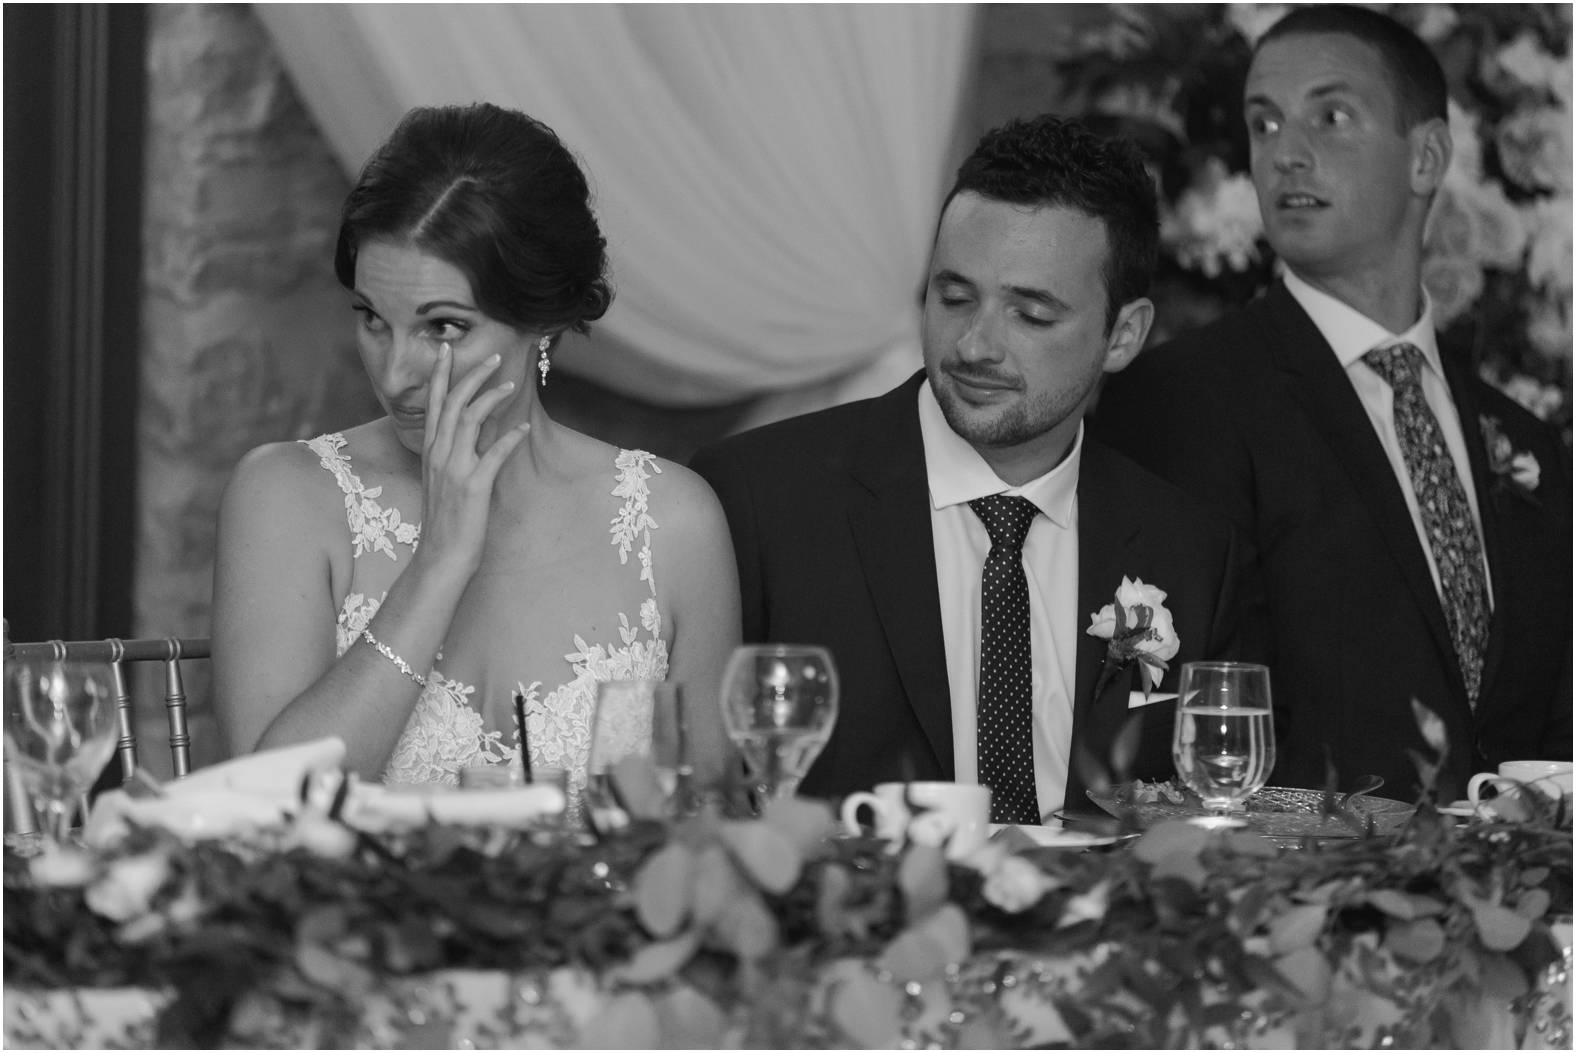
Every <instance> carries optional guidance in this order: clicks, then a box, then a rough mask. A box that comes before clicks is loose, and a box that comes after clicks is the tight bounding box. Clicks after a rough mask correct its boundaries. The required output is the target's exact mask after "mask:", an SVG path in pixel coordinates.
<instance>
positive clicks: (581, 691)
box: [516, 450, 668, 797]
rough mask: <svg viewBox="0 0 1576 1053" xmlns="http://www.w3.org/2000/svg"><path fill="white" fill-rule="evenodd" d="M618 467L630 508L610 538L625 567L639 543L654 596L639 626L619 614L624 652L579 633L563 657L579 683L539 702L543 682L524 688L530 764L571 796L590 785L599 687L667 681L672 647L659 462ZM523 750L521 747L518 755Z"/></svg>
mask: <svg viewBox="0 0 1576 1053" xmlns="http://www.w3.org/2000/svg"><path fill="white" fill-rule="evenodd" d="M613 466H614V468H616V469H617V471H618V480H617V485H615V486H614V487H613V496H614V497H622V498H623V499H624V503H623V505H622V506H620V508H619V510H618V514H617V515H615V516H614V517H613V520H612V527H611V530H610V531H609V533H611V534H612V538H613V544H614V545H615V546H617V548H618V558H619V562H620V563H628V562H629V553H630V550H631V548H633V547H634V544H635V542H636V540H637V539H638V540H639V542H640V551H639V557H640V580H641V581H644V582H645V583H646V584H647V586H648V587H649V589H650V590H651V595H650V596H649V597H648V598H647V599H645V600H644V601H642V602H641V604H640V611H639V622H640V624H639V627H638V628H637V627H636V626H633V625H631V624H630V621H629V616H628V615H627V614H620V615H619V616H618V623H619V630H618V635H619V640H620V641H621V646H608V645H605V644H590V643H587V642H586V640H585V638H584V637H583V636H580V635H579V634H578V633H577V634H576V635H575V637H574V641H575V649H574V650H573V651H571V652H569V653H568V654H566V655H564V661H566V662H568V663H569V665H570V668H572V669H573V670H574V671H575V678H574V679H573V680H571V681H570V682H569V683H567V684H564V685H563V686H561V687H559V688H558V689H556V690H554V691H552V692H550V693H549V694H548V695H547V696H546V697H545V698H539V697H538V692H539V690H540V689H541V686H542V685H541V683H540V682H535V683H532V684H531V685H530V686H529V687H526V688H523V694H524V695H525V728H526V734H527V736H528V737H529V739H530V744H531V765H532V767H533V768H540V767H551V768H564V769H565V770H567V771H568V772H569V785H570V790H571V797H573V796H574V793H573V791H574V790H577V789H579V788H580V787H582V786H584V785H585V777H586V762H587V760H588V758H589V756H590V751H591V736H592V733H593V731H594V729H593V728H592V726H591V721H592V717H593V715H594V714H595V712H596V689H597V685H598V684H603V683H607V682H608V681H610V680H663V679H666V678H667V675H668V644H667V641H666V640H664V639H663V638H662V615H661V613H660V612H659V611H658V608H657V598H656V597H657V583H656V577H655V575H654V574H653V573H652V569H651V532H652V531H653V530H655V529H656V528H657V521H656V520H655V519H654V518H652V516H651V513H650V511H649V510H648V506H647V502H648V500H649V498H650V495H651V491H650V488H649V487H648V486H647V485H646V480H647V479H649V478H650V477H651V476H650V473H651V472H652V471H657V472H660V471H661V470H662V469H661V467H660V466H658V465H657V463H656V458H655V457H653V456H652V455H651V454H649V453H646V452H645V451H643V450H620V451H619V454H618V457H617V459H615V460H614V462H613ZM642 630H643V631H644V632H645V633H646V635H647V638H646V639H644V640H642V639H641V638H640V637H641V632H642ZM518 750H519V747H518V744H517V745H516V753H517V754H518Z"/></svg>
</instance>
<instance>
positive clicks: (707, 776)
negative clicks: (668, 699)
mask: <svg viewBox="0 0 1576 1053" xmlns="http://www.w3.org/2000/svg"><path fill="white" fill-rule="evenodd" d="M660 478H661V480H662V485H663V486H664V488H665V489H666V490H667V492H666V493H664V494H662V495H660V497H658V498H656V499H654V500H653V502H652V506H653V508H656V509H660V511H659V512H658V513H657V515H658V517H659V519H660V520H661V523H662V526H661V527H660V528H659V529H658V530H657V531H656V532H655V533H653V535H652V545H653V549H654V552H653V563H654V564H655V566H656V573H657V590H658V592H659V593H662V594H665V595H666V597H667V600H668V607H669V611H670V612H671V620H672V625H673V646H672V650H671V653H670V654H669V656H668V659H669V660H668V679H669V680H672V681H675V682H677V683H680V684H682V685H684V700H685V706H686V709H687V710H688V716H689V731H690V742H691V747H692V749H693V752H694V763H695V774H696V776H697V778H699V779H700V780H701V782H702V783H703V784H704V783H708V782H712V781H715V780H716V779H717V778H719V777H720V776H721V775H722V771H723V765H724V764H725V763H726V760H727V757H728V756H729V754H730V752H731V749H732V747H731V746H730V744H729V743H728V738H727V732H726V731H725V730H724V729H723V724H722V711H721V709H720V708H719V702H718V694H719V690H720V688H721V684H722V672H723V668H724V667H725V666H726V665H727V663H728V656H729V655H730V654H732V653H733V649H734V648H735V647H737V646H738V645H739V639H740V637H739V632H740V616H739V573H738V568H737V566H736V564H735V563H734V555H733V543H732V542H731V541H730V540H729V535H728V522H727V520H726V518H724V516H723V511H722V505H721V504H719V503H718V501H717V497H716V495H715V494H713V493H712V492H711V487H709V486H707V485H706V482H705V481H704V480H703V479H701V477H700V476H698V475H696V474H695V473H694V472H691V471H690V470H688V469H687V468H682V467H679V466H678V465H671V464H668V463H666V462H664V464H663V466H662V475H661V476H660Z"/></svg>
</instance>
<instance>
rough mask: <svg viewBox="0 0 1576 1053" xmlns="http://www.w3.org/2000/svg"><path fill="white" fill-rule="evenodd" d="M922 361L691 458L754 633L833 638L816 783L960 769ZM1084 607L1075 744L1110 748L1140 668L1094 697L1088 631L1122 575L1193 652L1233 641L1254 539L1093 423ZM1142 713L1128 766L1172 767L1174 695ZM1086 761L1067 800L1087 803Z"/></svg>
mask: <svg viewBox="0 0 1576 1053" xmlns="http://www.w3.org/2000/svg"><path fill="white" fill-rule="evenodd" d="M923 379H924V374H923V373H920V374H917V375H916V376H914V377H913V378H911V379H910V380H909V381H907V382H906V383H904V384H903V385H901V386H900V387H898V388H896V389H895V390H893V391H890V392H888V393H887V394H885V395H882V396H880V397H878V398H874V399H868V400H865V401H862V402H855V403H850V404H847V405H843V406H837V407H833V408H832V409H828V410H822V411H820V412H818V413H811V414H808V415H805V416H802V417H797V418H794V419H792V420H787V421H782V422H779V423H777V424H772V425H768V426H766V427H764V428H758V429H756V430H754V431H751V432H746V433H744V434H742V435H738V436H735V437H733V438H731V439H728V440H725V441H723V442H721V443H719V444H717V445H716V446H713V447H710V448H709V449H706V450H703V451H701V453H700V454H699V455H697V456H696V458H695V459H694V461H693V462H692V465H691V466H692V467H693V468H694V469H695V470H696V471H698V472H699V473H700V474H701V475H702V476H703V477H705V479H706V480H707V481H708V482H709V483H710V484H711V485H712V487H713V489H715V490H716V492H717V496H718V497H719V498H720V499H721V500H722V505H723V508H724V509H725V510H726V512H727V516H728V522H729V525H730V527H731V528H732V532H733V543H734V549H735V553H736V555H737V556H738V562H739V581H740V588H741V591H742V593H743V611H744V639H745V640H746V641H770V642H781V643H813V644H822V645H824V646H826V647H828V648H830V650H831V652H832V655H833V660H834V661H835V662H836V665H837V672H838V678H839V681H840V688H841V691H840V694H841V706H840V714H839V716H838V720H837V727H836V729H835V731H834V732H833V734H832V738H831V741H830V742H829V743H828V744H827V746H826V749H825V750H823V751H822V753H821V755H820V758H819V759H818V760H817V761H816V763H815V765H814V766H813V767H812V768H811V770H810V774H809V776H808V778H806V780H805V782H804V785H803V787H802V789H803V792H805V793H807V794H810V795H812V796H823V797H830V796H836V795H841V794H845V793H848V792H851V791H853V790H859V789H868V788H869V787H871V786H872V785H874V784H876V783H878V782H884V781H894V780H908V779H948V780H950V779H952V778H953V777H954V770H953V760H952V712H951V700H950V694H949V692H948V687H947V664H946V656H945V653H944V648H943V643H942V629H941V625H942V621H941V620H942V616H943V612H942V611H941V609H940V600H939V598H938V593H937V586H936V559H935V549H934V547H933V543H932V540H931V529H930V497H929V486H928V483H927V481H926V476H925V454H924V448H923V444H922V441H921V438H920V429H919V412H918V404H917V398H918V392H919V385H920V382H921V381H922V380H923ZM1078 545H1079V554H1078V581H1077V582H1076V583H1074V582H1068V583H1067V587H1068V588H1074V587H1076V588H1077V590H1078V611H1079V612H1080V615H1079V618H1080V624H1079V625H1078V626H1077V629H1078V631H1079V637H1078V644H1077V669H1076V674H1075V691H1074V716H1073V740H1074V750H1075V751H1077V750H1079V749H1080V748H1084V749H1087V750H1088V751H1089V753H1090V754H1091V755H1092V756H1093V758H1094V759H1095V760H1096V761H1097V762H1099V763H1104V764H1107V765H1108V764H1109V758H1110V751H1111V744H1112V741H1113V739H1114V738H1115V736H1116V734H1117V732H1118V731H1119V730H1120V729H1121V728H1122V726H1123V724H1124V723H1125V721H1126V720H1127V718H1128V716H1129V709H1128V693H1129V691H1130V689H1132V688H1133V687H1136V686H1137V681H1136V680H1135V679H1132V678H1130V676H1128V675H1123V676H1120V677H1117V678H1116V679H1115V680H1114V681H1113V682H1112V683H1110V684H1109V685H1108V687H1107V689H1106V690H1105V691H1104V692H1102V694H1101V697H1100V698H1099V699H1098V700H1097V699H1095V697H1094V689H1095V683H1096V678H1097V676H1098V673H1099V671H1100V666H1101V663H1102V661H1103V658H1104V655H1105V648H1106V643H1105V641H1104V640H1100V639H1098V638H1096V637H1092V636H1088V635H1086V634H1084V633H1083V629H1084V628H1086V627H1087V625H1088V622H1089V615H1091V614H1093V613H1095V612H1096V611H1098V610H1099V609H1100V608H1101V607H1103V606H1105V605H1106V604H1108V603H1111V602H1113V599H1114V597H1115V593H1116V588H1117V586H1118V585H1119V584H1120V583H1121V580H1122V578H1123V576H1124V575H1125V576H1127V577H1129V578H1141V579H1143V581H1144V582H1145V583H1147V584H1152V585H1155V586H1157V587H1159V588H1161V589H1164V590H1166V592H1167V598H1166V601H1165V602H1166V606H1167V608H1168V609H1170V611H1171V612H1172V614H1173V616H1174V618H1175V624H1176V628H1177V634H1178V636H1179V638H1180V639H1181V644H1182V649H1181V652H1180V653H1179V654H1178V655H1177V657H1176V658H1175V659H1173V660H1172V662H1171V663H1170V669H1169V670H1168V672H1167V673H1166V677H1165V679H1164V680H1163V681H1162V683H1161V685H1160V688H1159V690H1161V691H1175V690H1176V687H1175V685H1176V680H1177V675H1178V673H1179V671H1180V669H1181V663H1183V662H1185V661H1189V660H1191V659H1196V658H1203V657H1225V656H1230V655H1231V654H1232V653H1233V652H1234V650H1235V647H1236V631H1237V570H1238V567H1239V565H1240V563H1239V559H1240V552H1239V550H1238V548H1237V546H1235V544H1234V542H1233V537H1232V531H1231V528H1230V527H1229V526H1228V525H1227V524H1226V523H1225V521H1224V520H1221V519H1218V518H1215V517H1213V516H1212V515H1211V514H1210V513H1208V512H1206V511H1204V510H1202V509H1201V507H1200V506H1199V505H1197V504H1196V503H1194V502H1193V501H1192V499H1190V498H1188V497H1186V496H1185V495H1184V494H1182V493H1181V492H1180V491H1178V490H1176V489H1175V488H1173V487H1172V486H1170V485H1169V484H1167V483H1165V482H1163V481H1162V480H1160V479H1158V478H1156V477H1155V476H1153V475H1151V474H1150V473H1148V472H1146V471H1144V470H1143V469H1141V468H1139V467H1138V466H1137V465H1135V464H1133V463H1132V462H1131V461H1129V460H1127V459H1126V458H1124V457H1122V456H1120V455H1118V454H1116V453H1114V452H1112V451H1111V450H1109V449H1107V448H1106V447H1104V446H1102V445H1100V444H1099V443H1098V442H1095V441H1092V440H1090V439H1089V438H1087V437H1086V438H1085V440H1084V446H1083V462H1082V465H1081V467H1080V471H1079V483H1078ZM1133 712H1134V713H1138V714H1142V716H1143V724H1142V731H1141V740H1140V746H1139V750H1138V756H1137V760H1136V762H1135V764H1134V766H1133V768H1132V769H1131V770H1130V774H1132V775H1134V776H1141V777H1144V778H1151V779H1153V778H1164V777H1167V776H1169V775H1170V774H1171V772H1172V770H1173V768H1172V763H1171V745H1170V742H1171V724H1172V718H1173V715H1174V703H1156V704H1153V705H1149V706H1145V707H1142V708H1140V709H1135V710H1133ZM1077 768H1078V765H1077V764H1076V763H1075V764H1074V769H1075V770H1074V771H1073V772H1072V773H1071V774H1070V775H1069V784H1068V792H1067V801H1068V805H1069V806H1076V805H1078V804H1079V803H1083V804H1084V805H1086V806H1087V802H1086V801H1085V799H1084V794H1083V790H1084V785H1085V783H1084V781H1083V778H1082V774H1081V773H1080V772H1079V771H1078V770H1077Z"/></svg>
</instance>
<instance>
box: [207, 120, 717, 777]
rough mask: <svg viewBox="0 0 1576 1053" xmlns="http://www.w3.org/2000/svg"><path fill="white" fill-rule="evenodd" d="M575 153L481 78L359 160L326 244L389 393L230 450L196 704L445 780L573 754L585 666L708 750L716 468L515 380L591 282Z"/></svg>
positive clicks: (243, 728) (247, 728) (590, 702)
mask: <svg viewBox="0 0 1576 1053" xmlns="http://www.w3.org/2000/svg"><path fill="white" fill-rule="evenodd" d="M605 244H606V242H605V240H604V239H603V237H602V235H601V233H600V231H599V229H598V226H597V222H596V218H595V216H594V215H593V213H592V211H591V208H590V203H589V192H588V189H587V186H586V181H585V177H584V176H583V174H582V173H581V171H580V168H579V166H578V165H577V163H576V162H575V159H574V158H573V157H572V156H571V155H570V153H569V151H568V150H567V149H566V148H565V147H564V145H563V144H562V143H561V142H560V141H559V139H558V137H557V136H556V135H555V134H554V133H553V132H552V130H551V129H549V128H547V127H546V126H545V125H543V124H541V123H540V122H538V121H536V120H533V119H532V118H530V117H527V116H525V115H524V114H521V113H518V112H515V111H512V110H505V109H501V108H499V107H497V106H493V105H488V104H477V105H473V106H466V107H441V108H419V109H416V110H413V111H411V112H410V113H409V114H407V115H406V117H405V118H404V120H403V121H401V123H400V125H399V126H398V127H397V128H396V129H395V131H394V133H393V135H392V136H391V137H390V138H389V140H388V141H387V142H386V143H385V144H384V145H383V146H382V147H380V148H379V149H378V151H377V152H376V153H375V154H374V155H373V156H372V158H371V160H369V161H368V162H367V165H366V167H365V169H364V170H363V171H362V173H361V177H360V179H359V180H358V182H357V183H356V186H355V188H354V189H353V190H352V191H351V192H350V195H349V197H348V198H347V199H346V202H345V206H344V210H343V212H342V215H341V223H340V231H339V242H338V246H337V249H336V252H335V259H334V265H335V271H336V274H337V275H338V278H339V280H340V283H341V284H343V285H344V286H345V287H346V289H348V290H349V291H350V299H351V307H352V309H353V310H354V312H355V315H356V318H357V323H356V342H357V346H358V348H359V351H360V354H361V359H362V363H363V365H364V366H365V368H366V372H367V376H368V378H369V379H370V381H371V383H372V386H373V389H374V391H375V392H376V395H377V398H378V401H379V403H380V404H381V406H382V407H383V410H384V415H383V416H381V417H379V418H377V419H376V420H372V421H369V422H367V423H365V424H362V425H359V426H358V427H354V428H351V429H349V430H348V431H345V432H343V433H336V434H328V435H320V436H318V437H317V438H315V439H312V440H310V441H307V442H300V443H275V444H271V445H267V446H262V447H260V448H258V449H256V450H253V451H252V452H251V453H249V454H247V455H246V457H245V458H243V459H242V461H241V462H240V464H239V465H238V466H237V467H236V470H235V473H234V476H233V477H232V479H231V481H230V484H229V486H228V488H227V489H226V491H225V496H224V500H223V504H222V506H221V509H220V513H219V534H218V555H217V561H216V567H215V575H214V604H213V667H214V681H215V685H214V686H215V708H216V710H217V715H218V719H219V723H220V725H221V728H222V730H223V732H224V734H225V736H226V738H227V740H228V745H229V747H230V749H231V751H232V752H235V753H240V752H246V751H251V750H256V749H260V748H264V747H271V746H279V745H284V744H288V743H293V742H299V741H302V740H307V739H312V738H317V737H320V736H324V735H330V734H333V735H338V736H340V737H341V738H343V739H344V740H345V742H346V744H347V746H348V752H347V755H346V764H347V766H348V767H351V768H353V769H354V770H356V771H358V772H360V773H361V774H362V775H363V776H367V777H372V776H382V777H383V778H384V779H386V780H387V781H390V782H405V783H429V782H438V783H447V784H453V783H454V782H456V781H457V779H458V773H459V771H460V770H461V769H463V768H466V767H469V766H472V765H477V764H490V763H499V762H505V761H509V760H511V759H513V758H514V757H515V756H517V751H518V746H517V741H518V737H517V733H516V731H515V723H516V721H515V718H514V703H513V695H514V694H515V692H516V691H518V692H520V693H521V694H522V695H523V696H524V699H525V710H526V738H527V740H528V744H529V748H530V760H531V762H532V764H533V766H535V767H537V768H540V767H544V766H551V767H563V768H566V769H569V771H570V776H571V782H572V784H576V785H578V784H579V782H580V781H581V780H582V779H583V777H584V767H585V761H586V753H587V750H588V748H589V744H590V735H591V727H590V722H591V715H592V713H593V710H594V703H595V698H596V686H597V684H599V683H601V682H604V681H608V680H617V679H630V678H649V679H663V678H667V679H671V680H674V681H677V682H680V683H682V684H683V685H684V686H685V691H686V699H687V702H688V711H689V714H690V717H689V723H690V739H691V742H692V743H693V750H694V753H695V756H694V762H695V765H696V774H697V776H698V777H699V778H701V779H702V780H706V779H708V778H711V777H715V776H716V775H717V774H719V773H720V771H721V768H722V758H723V754H724V738H723V733H722V730H721V718H720V714H719V712H718V708H717V690H718V686H719V682H720V679H721V673H722V667H723V664H724V663H725V662H726V660H727V657H728V654H729V652H730V651H731V650H732V648H733V646H734V645H735V644H737V643H738V639H739V596H738V583H737V573H736V570H735V565H734V557H733V550H732V546H731V544H730V542H729V540H728V532H727V525H726V522H725V520H724V519H723V514H722V511H721V509H720V507H719V505H718V503H717V500H716V498H715V497H714V496H713V494H712V492H711V490H710V489H709V488H708V487H707V485H706V484H705V483H704V482H703V481H701V479H700V478H699V477H698V476H696V475H694V474H693V473H691V472H690V471H689V470H688V469H685V468H683V467H681V466H679V465H677V464H673V463H671V462H668V461H664V460H661V459H659V458H657V457H654V456H652V455H651V454H649V453H646V452H643V451H640V450H621V449H616V448H614V447H612V446H609V445H607V444H605V443H602V442H599V441H597V440H595V439H592V438H590V437H588V436H585V435H581V434H579V433H577V432H574V431H571V430H570V429H568V428H566V427H564V426H562V425H560V424H557V423H555V422H554V421H553V420H552V418H551V417H549V416H548V415H547V414H546V412H544V410H543V408H542V404H541V402H540V401H539V400H538V397H537V390H538V388H539V386H541V385H545V384H546V383H547V380H548V375H549V373H550V372H551V368H552V357H553V350H554V346H555V344H556V343H557V341H558V339H559V337H560V336H561V334H562V333H564V332H565V331H566V330H571V329H573V330H576V331H579V332H584V331H586V328H587V326H588V324H589V323H590V322H592V321H594V320H595V319H597V318H600V317H601V316H602V314H603V313H604V312H605V311H606V310H607V307H608V305H609V303H610V302H611V300H612V291H611V289H610V288H609V286H608V283H607V280H606V278H605V271H606V254H605Z"/></svg>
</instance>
